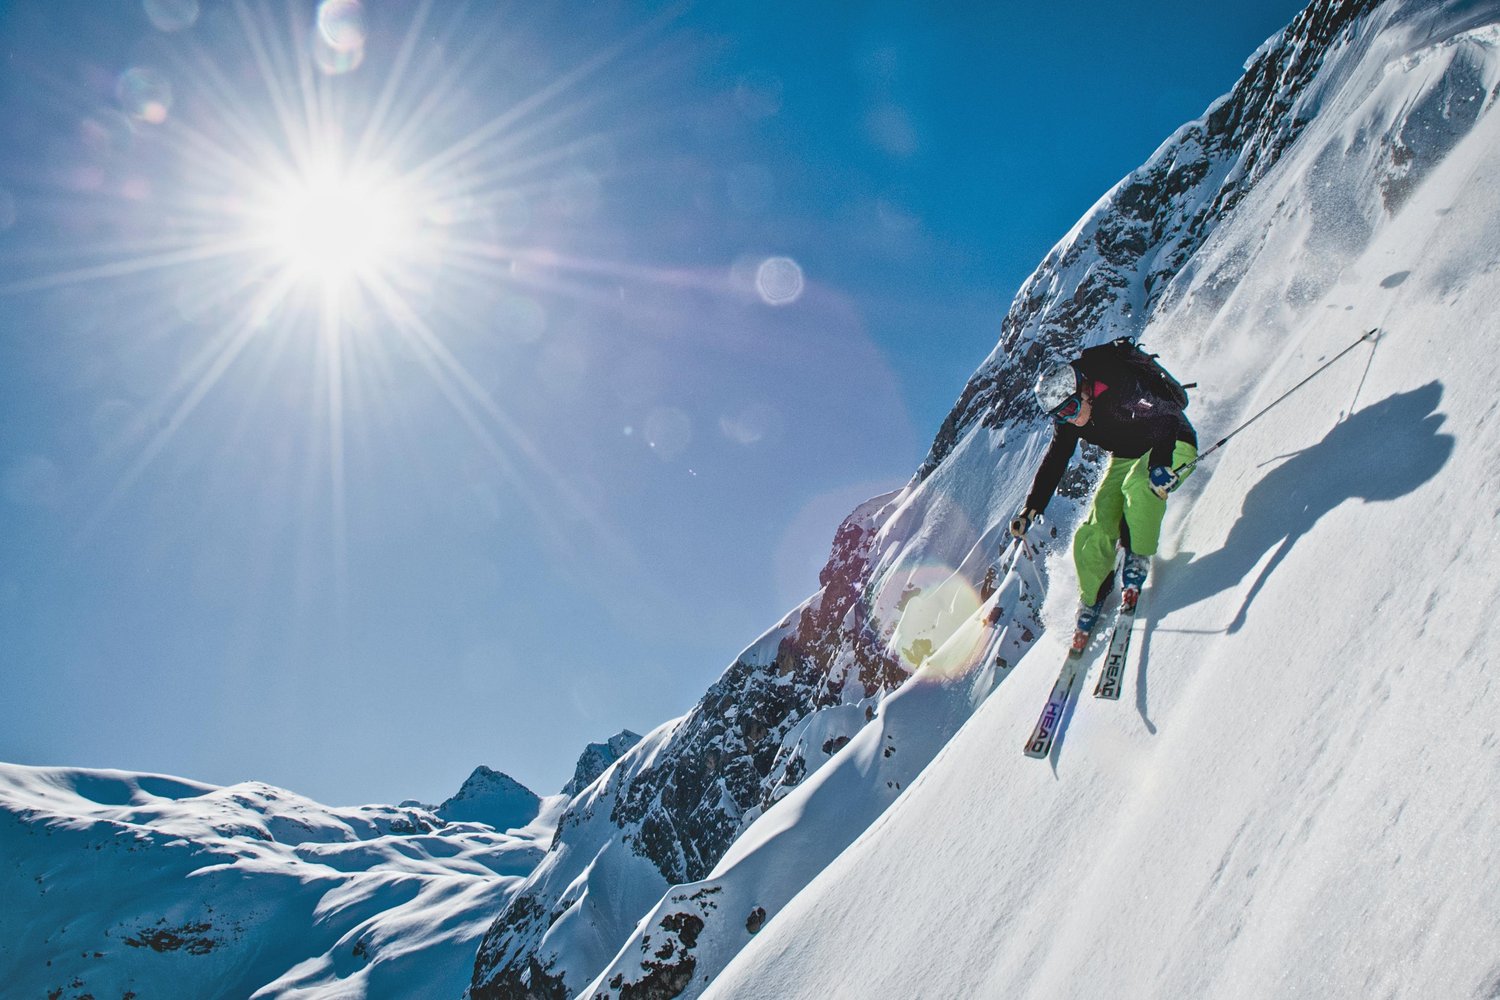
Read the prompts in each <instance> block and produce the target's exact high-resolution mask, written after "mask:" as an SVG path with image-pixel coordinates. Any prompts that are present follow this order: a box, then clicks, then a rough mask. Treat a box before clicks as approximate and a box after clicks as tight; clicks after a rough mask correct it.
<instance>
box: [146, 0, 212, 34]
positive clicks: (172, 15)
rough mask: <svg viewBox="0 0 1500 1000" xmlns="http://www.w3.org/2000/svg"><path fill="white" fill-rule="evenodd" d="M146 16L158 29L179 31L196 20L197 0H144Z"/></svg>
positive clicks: (197, 12) (197, 11)
mask: <svg viewBox="0 0 1500 1000" xmlns="http://www.w3.org/2000/svg"><path fill="white" fill-rule="evenodd" d="M141 6H142V7H144V8H145V11H146V17H148V18H150V20H151V24H152V25H153V26H154V27H155V28H156V30H158V31H168V32H171V31H181V30H182V29H183V28H188V27H191V26H192V25H193V23H194V22H195V21H197V20H198V14H199V12H200V11H199V7H198V0H144V2H143V3H142V5H141Z"/></svg>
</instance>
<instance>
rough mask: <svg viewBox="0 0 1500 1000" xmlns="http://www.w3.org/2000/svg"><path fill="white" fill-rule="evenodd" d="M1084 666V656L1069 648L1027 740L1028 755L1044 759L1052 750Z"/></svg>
mask: <svg viewBox="0 0 1500 1000" xmlns="http://www.w3.org/2000/svg"><path fill="white" fill-rule="evenodd" d="M1082 668H1083V657H1082V656H1081V655H1080V654H1078V653H1074V652H1072V651H1071V650H1069V652H1068V656H1067V658H1066V659H1065V660H1063V665H1062V670H1060V671H1059V672H1058V674H1057V683H1055V684H1053V685H1052V693H1051V694H1050V695H1048V696H1047V704H1046V707H1044V708H1043V709H1042V715H1041V718H1039V719H1037V720H1036V728H1035V729H1033V730H1032V731H1031V736H1030V738H1028V739H1027V740H1026V756H1028V757H1035V758H1037V759H1038V760H1043V759H1045V758H1046V757H1047V755H1048V754H1050V753H1051V752H1052V742H1053V740H1055V739H1057V731H1058V730H1059V729H1060V728H1062V718H1063V712H1064V711H1066V710H1067V707H1068V699H1069V698H1071V697H1072V695H1073V688H1074V687H1076V686H1077V684H1078V678H1079V676H1080V674H1081V673H1082Z"/></svg>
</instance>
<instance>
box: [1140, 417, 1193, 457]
mask: <svg viewBox="0 0 1500 1000" xmlns="http://www.w3.org/2000/svg"><path fill="white" fill-rule="evenodd" d="M1178 441H1186V442H1187V443H1188V444H1191V445H1193V446H1194V447H1196V446H1197V444H1198V434H1197V432H1195V431H1194V430H1193V425H1192V424H1190V423H1188V419H1187V417H1186V416H1185V415H1184V414H1183V413H1182V411H1181V410H1177V411H1175V412H1173V413H1171V414H1163V415H1162V416H1160V417H1156V418H1154V419H1153V420H1152V423H1151V467H1152V468H1157V467H1165V468H1168V469H1170V468H1171V467H1172V453H1173V452H1174V451H1175V450H1176V449H1177V442H1178Z"/></svg>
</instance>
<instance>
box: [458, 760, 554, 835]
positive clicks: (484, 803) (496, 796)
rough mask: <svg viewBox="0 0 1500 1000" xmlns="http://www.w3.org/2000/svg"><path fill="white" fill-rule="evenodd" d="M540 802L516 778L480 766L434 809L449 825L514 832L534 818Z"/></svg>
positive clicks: (539, 799)
mask: <svg viewBox="0 0 1500 1000" xmlns="http://www.w3.org/2000/svg"><path fill="white" fill-rule="evenodd" d="M541 807H542V800H541V798H540V797H538V796H537V794H536V793H535V792H533V791H532V790H531V789H529V788H527V787H526V786H525V785H523V784H521V783H520V782H519V781H517V780H516V779H515V778H512V777H511V776H510V775H508V774H504V773H502V772H500V771H496V770H493V769H492V768H488V767H485V766H484V765H482V764H481V765H480V766H479V767H476V768H475V769H474V773H473V774H471V775H469V779H468V780H467V781H465V782H464V784H463V787H462V788H460V789H459V790H458V793H457V794H456V795H454V796H453V797H451V798H449V799H447V800H445V801H444V802H443V804H442V805H440V806H438V807H437V808H436V809H434V810H433V812H434V813H436V814H437V815H438V816H439V817H441V818H442V819H445V820H447V821H448V822H450V823H485V824H487V825H489V826H492V827H494V828H495V829H496V830H514V829H517V828H519V827H523V826H525V825H526V824H528V823H530V822H531V821H532V820H534V819H536V817H537V813H538V812H540V811H541Z"/></svg>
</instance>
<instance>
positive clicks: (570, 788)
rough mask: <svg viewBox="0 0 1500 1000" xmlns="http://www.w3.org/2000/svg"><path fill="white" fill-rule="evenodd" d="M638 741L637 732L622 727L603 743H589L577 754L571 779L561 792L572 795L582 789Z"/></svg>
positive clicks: (639, 738) (639, 739)
mask: <svg viewBox="0 0 1500 1000" xmlns="http://www.w3.org/2000/svg"><path fill="white" fill-rule="evenodd" d="M640 741H641V735H640V734H639V733H632V732H631V731H630V730H628V729H622V730H621V731H620V732H618V733H616V734H615V735H613V736H611V737H610V738H609V739H608V740H606V741H605V742H603V743H590V744H589V745H588V746H587V747H585V748H584V750H583V753H582V754H580V755H579V757H578V765H577V766H576V767H575V768H574V769H573V780H571V781H569V782H568V783H567V784H566V785H564V786H563V794H564V795H569V796H572V795H577V794H578V793H579V792H581V791H583V790H584V789H585V788H587V787H588V786H589V785H591V784H593V783H594V781H595V779H597V778H598V777H599V775H601V774H603V773H604V772H605V771H607V770H609V767H610V765H611V764H613V763H614V762H615V761H617V760H619V759H620V758H621V757H623V756H625V754H626V753H628V752H629V751H630V749H631V747H634V746H635V745H636V744H637V743H639V742H640Z"/></svg>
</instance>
